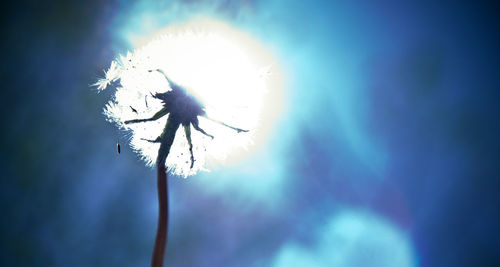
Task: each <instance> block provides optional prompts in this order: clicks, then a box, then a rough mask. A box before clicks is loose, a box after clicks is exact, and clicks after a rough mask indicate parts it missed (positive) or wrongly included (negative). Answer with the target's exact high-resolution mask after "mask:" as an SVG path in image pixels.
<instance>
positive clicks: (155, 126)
mask: <svg viewBox="0 0 500 267" xmlns="http://www.w3.org/2000/svg"><path fill="white" fill-rule="evenodd" d="M155 36H156V37H155V38H154V39H152V40H151V41H149V42H145V43H144V45H142V46H141V47H140V48H138V49H136V50H135V51H133V52H128V53H127V54H126V55H124V56H119V58H118V59H116V60H114V61H113V62H111V65H110V67H109V69H108V70H107V71H106V72H105V77H104V78H103V79H100V80H99V81H98V82H97V83H96V84H95V86H96V87H97V88H98V90H104V89H106V88H107V87H108V86H110V85H116V93H115V95H114V97H113V99H112V100H111V101H109V102H108V103H107V104H106V107H105V109H104V114H105V116H106V117H107V119H108V121H110V122H113V123H115V124H116V125H117V126H118V127H119V128H120V129H122V130H126V131H131V133H132V135H131V139H130V145H131V147H132V148H133V149H134V150H135V151H136V152H137V153H138V154H139V155H140V157H141V158H142V159H143V160H144V161H145V162H146V164H147V165H149V166H152V165H153V163H154V162H155V159H156V156H157V153H158V148H159V144H157V143H151V142H148V141H146V140H145V139H149V140H153V139H155V138H156V137H158V136H159V135H160V134H161V133H162V130H163V128H164V126H165V123H166V120H167V116H165V117H164V118H162V119H159V120H156V121H151V122H145V123H137V124H125V123H124V122H125V121H127V120H134V119H142V118H150V117H152V116H153V115H154V114H155V113H156V112H158V111H159V110H160V109H162V103H161V102H160V101H159V100H158V99H156V98H154V97H153V96H152V95H153V94H155V93H163V92H167V91H169V90H171V88H170V87H169V84H168V82H167V81H166V79H165V77H164V76H163V75H161V74H160V73H159V72H155V71H153V72H150V71H149V70H156V69H161V70H162V71H163V72H165V73H166V74H167V75H168V77H169V78H170V79H171V80H172V81H174V82H175V83H177V84H180V85H182V86H183V87H184V88H186V90H187V91H188V93H189V94H191V95H193V96H194V97H195V98H197V100H198V101H200V102H201V103H202V105H203V106H204V107H205V111H206V113H207V117H209V118H211V119H212V120H209V119H206V118H204V117H200V118H199V122H200V124H199V125H200V127H201V128H202V129H204V130H205V131H206V132H208V133H209V134H211V135H213V136H214V137H215V138H214V139H213V140H212V139H211V138H209V137H207V136H205V135H203V134H201V133H199V132H197V131H193V132H192V143H193V153H194V158H195V162H194V165H193V167H192V168H191V162H190V153H189V150H188V144H187V139H186V136H185V133H184V130H183V129H182V127H181V128H179V130H178V131H177V133H176V138H175V140H174V143H173V145H172V147H171V150H170V153H169V156H168V158H167V161H166V164H167V166H168V167H169V169H170V171H171V172H172V173H174V174H177V175H181V176H184V177H187V176H188V175H191V174H195V173H196V172H197V171H199V170H203V171H208V168H209V166H210V165H211V164H212V163H213V162H217V161H224V160H226V159H229V158H238V156H234V154H233V153H242V152H243V151H244V150H245V149H246V148H248V146H249V145H251V144H252V143H253V137H255V135H256V132H257V131H258V128H259V125H261V120H260V119H259V118H260V117H261V113H262V108H263V101H264V95H265V94H266V93H267V91H268V87H269V86H268V85H269V84H270V83H272V81H270V80H272V79H273V78H272V76H273V73H272V72H274V69H275V68H276V66H275V61H274V60H273V58H272V56H271V55H270V54H269V53H268V52H267V51H266V49H264V48H263V47H262V46H261V45H259V44H258V43H257V42H256V41H255V40H253V39H252V38H251V36H250V35H248V34H245V33H242V32H240V31H238V30H236V29H234V28H231V27H230V26H228V25H225V24H223V23H220V22H215V21H211V20H196V21H193V22H190V23H186V24H182V25H177V26H170V27H168V28H166V29H164V30H162V31H160V32H159V33H158V34H156V35H155ZM274 84H275V83H274ZM273 86H274V85H273ZM273 89H275V88H273ZM217 121H219V122H223V123H225V124H227V125H231V126H234V127H238V128H241V129H245V130H249V132H242V133H236V132H235V131H234V130H232V129H230V128H228V127H225V126H223V125H222V124H221V123H218V122H217Z"/></svg>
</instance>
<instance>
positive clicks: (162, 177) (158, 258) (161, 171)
mask: <svg viewBox="0 0 500 267" xmlns="http://www.w3.org/2000/svg"><path fill="white" fill-rule="evenodd" d="M157 170H158V179H157V187H158V228H157V230H156V240H155V246H154V250H153V258H152V260H151V267H162V266H163V259H164V256H165V248H166V247H167V233H168V184H167V170H166V168H165V164H159V165H157Z"/></svg>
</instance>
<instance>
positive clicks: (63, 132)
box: [0, 0, 500, 267]
mask: <svg viewBox="0 0 500 267" xmlns="http://www.w3.org/2000/svg"><path fill="white" fill-rule="evenodd" d="M5 10H6V11H4V12H5V14H4V16H2V18H3V19H2V20H3V21H2V33H3V35H4V36H6V38H5V41H4V42H3V43H2V48H3V49H2V50H1V51H2V56H3V58H4V59H5V60H4V63H2V77H3V80H4V89H2V92H1V94H2V97H1V99H2V105H1V107H0V109H1V112H0V114H1V116H2V121H3V122H4V125H5V128H4V129H3V131H2V138H0V139H1V140H2V143H1V147H2V148H1V150H0V159H1V160H0V166H1V167H2V170H3V173H4V175H3V177H2V179H1V182H2V184H1V187H0V188H1V194H0V195H1V197H2V201H3V203H5V204H6V205H4V208H3V210H4V216H3V217H4V219H3V220H2V227H1V234H2V243H1V244H2V248H3V249H2V251H3V253H2V256H1V258H0V263H1V265H5V266H145V265H147V264H148V263H149V259H150V255H151V251H152V246H153V238H154V234H155V230H156V219H157V206H156V181H155V175H156V173H155V171H154V170H152V169H149V168H146V167H145V166H144V164H143V163H142V162H141V161H140V160H139V159H138V158H137V156H136V155H134V153H133V152H132V151H131V149H130V148H129V147H127V146H126V145H124V144H125V142H126V137H125V136H123V134H122V133H119V132H118V131H117V130H116V129H115V128H114V126H113V125H111V124H110V123H108V122H106V121H105V119H104V116H103V115H102V114H101V112H102V108H103V106H104V104H105V103H106V102H107V101H108V100H109V98H110V97H111V92H103V93H100V94H97V93H96V92H95V91H92V90H91V89H89V84H91V83H93V82H94V81H95V80H96V79H97V78H98V76H99V75H101V73H102V72H101V71H102V69H105V68H107V67H108V66H109V63H110V62H111V60H113V59H114V58H115V57H116V56H117V55H118V54H119V53H124V52H126V51H128V50H132V49H134V45H135V43H134V42H135V40H137V38H139V37H141V36H150V35H151V34H152V33H153V32H155V31H156V30H157V29H161V28H163V27H164V26H167V25H170V24H172V23H176V22H179V21H189V20H190V19H191V18H193V17H196V16H198V15H202V16H206V17H209V18H213V19H216V20H220V21H222V22H224V23H227V24H230V25H232V26H233V27H235V28H238V29H240V30H241V31H244V32H248V33H250V34H251V35H252V36H253V37H254V38H255V39H256V40H257V41H259V42H261V43H262V44H263V45H265V46H266V47H268V48H269V49H270V50H271V51H272V52H273V54H274V55H275V56H276V58H277V59H278V62H279V64H280V68H281V70H282V73H283V77H284V79H285V87H284V88H283V92H282V94H281V95H282V99H280V101H282V102H283V104H284V105H283V109H282V110H281V112H280V113H279V114H278V115H277V117H276V120H275V123H274V125H273V127H272V130H271V131H270V132H269V136H268V139H267V141H266V143H265V144H264V145H262V146H260V147H259V148H258V149H256V150H255V151H253V152H252V155H251V156H249V157H247V158H245V159H244V160H242V161H240V162H238V163H237V164H235V165H229V166H224V167H221V168H219V169H217V170H216V171H214V172H211V173H202V174H199V175H196V176H193V177H189V178H188V179H182V178H181V177H169V185H170V194H171V195H170V204H171V210H170V214H171V217H170V218H171V221H170V228H169V243H168V247H167V252H166V263H167V265H168V266H271V267H283V266H347V267H350V266H352V267H354V266H408V267H414V266H415V267H416V266H495V265H496V264H498V263H499V262H500V259H499V258H498V253H497V250H498V249H497V248H498V245H499V244H498V242H499V240H500V236H499V231H498V229H497V227H496V225H497V223H496V221H497V220H496V218H497V216H498V211H497V209H496V206H498V205H497V204H498V200H499V198H498V194H497V193H496V190H497V188H498V186H499V183H498V171H499V167H498V166H499V165H498V162H499V158H498V155H497V154H498V153H497V151H498V149H499V145H498V142H497V137H498V136H499V127H498V123H496V121H497V120H496V118H495V114H496V113H497V108H496V107H497V106H498V105H497V102H498V101H497V98H498V90H496V89H498V84H499V78H498V77H499V76H498V61H499V53H498V49H497V47H498V44H499V36H500V34H499V27H498V26H499V24H498V21H497V20H496V18H495V15H496V13H497V11H498V8H497V7H496V6H488V5H487V4H484V5H483V4H479V3H465V2H456V3H453V4H448V5H445V4H444V3H437V2H433V1H415V2H411V1H404V2H401V1H394V2H393V1H381V2H377V3H375V2H373V1H370V2H368V1H367V2H365V3H362V2H357V3H353V2H352V1H330V2H328V3H327V4H325V3H323V1H307V2H306V1H274V0H271V1H215V0H214V1H165V2H158V1H146V0H142V1H112V2H108V3H100V1H90V2H88V3H78V2H63V1H59V2H58V1H56V2H53V3H50V4H42V3H36V1H33V2H29V1H28V2H26V3H24V4H17V5H13V6H11V7H9V8H8V9H5ZM117 138H119V140H120V142H121V143H122V153H121V154H120V155H117V154H116V151H115V146H116V141H117Z"/></svg>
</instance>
